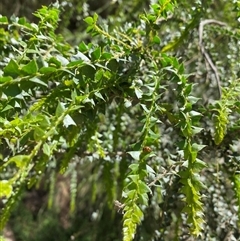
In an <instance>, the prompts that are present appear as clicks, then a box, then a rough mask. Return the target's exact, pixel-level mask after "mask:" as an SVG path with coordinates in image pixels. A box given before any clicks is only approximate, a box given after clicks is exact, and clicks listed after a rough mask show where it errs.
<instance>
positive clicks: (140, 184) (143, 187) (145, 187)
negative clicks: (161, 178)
mask: <svg viewBox="0 0 240 241" xmlns="http://www.w3.org/2000/svg"><path fill="white" fill-rule="evenodd" d="M138 188H139V193H140V194H144V193H148V192H150V193H151V192H152V190H151V189H150V188H149V186H148V185H147V184H146V183H144V182H143V181H141V180H139V181H138Z"/></svg>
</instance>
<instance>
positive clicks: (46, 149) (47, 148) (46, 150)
mask: <svg viewBox="0 0 240 241" xmlns="http://www.w3.org/2000/svg"><path fill="white" fill-rule="evenodd" d="M42 150H43V153H44V154H45V155H47V156H50V155H51V149H50V146H49V145H48V144H47V143H44V144H43V148H42Z"/></svg>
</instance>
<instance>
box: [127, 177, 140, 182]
mask: <svg viewBox="0 0 240 241" xmlns="http://www.w3.org/2000/svg"><path fill="white" fill-rule="evenodd" d="M128 178H130V179H132V181H133V182H134V183H136V184H137V183H138V181H139V175H129V176H128Z"/></svg>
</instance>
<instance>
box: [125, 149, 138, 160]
mask: <svg viewBox="0 0 240 241" xmlns="http://www.w3.org/2000/svg"><path fill="white" fill-rule="evenodd" d="M127 153H128V154H129V155H130V156H131V157H132V158H133V159H134V160H136V161H138V160H139V158H140V154H141V151H129V152H127Z"/></svg>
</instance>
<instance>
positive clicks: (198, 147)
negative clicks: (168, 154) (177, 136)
mask: <svg viewBox="0 0 240 241" xmlns="http://www.w3.org/2000/svg"><path fill="white" fill-rule="evenodd" d="M204 147H206V145H200V144H197V143H193V145H192V150H193V151H197V152H199V151H201V150H202V149H203V148H204Z"/></svg>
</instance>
